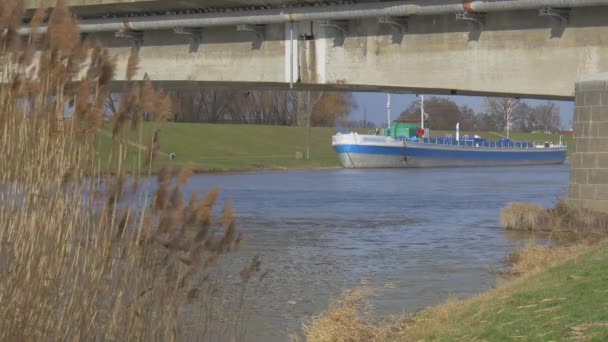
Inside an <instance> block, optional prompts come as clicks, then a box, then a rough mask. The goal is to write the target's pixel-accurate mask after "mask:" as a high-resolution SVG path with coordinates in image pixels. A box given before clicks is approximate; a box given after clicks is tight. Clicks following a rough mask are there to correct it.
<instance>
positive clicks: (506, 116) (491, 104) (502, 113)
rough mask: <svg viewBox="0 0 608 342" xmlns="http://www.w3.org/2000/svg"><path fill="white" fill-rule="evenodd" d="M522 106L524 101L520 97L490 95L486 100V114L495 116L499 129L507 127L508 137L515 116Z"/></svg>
mask: <svg viewBox="0 0 608 342" xmlns="http://www.w3.org/2000/svg"><path fill="white" fill-rule="evenodd" d="M521 106H522V102H521V101H520V100H519V99H514V98H507V97H488V98H486V102H485V107H486V114H487V115H490V116H492V117H494V119H495V122H496V123H497V124H498V127H496V129H497V130H502V129H503V128H506V131H507V138H508V137H509V131H510V130H511V125H512V124H513V118H514V117H515V116H516V115H517V111H519V110H520V109H521Z"/></svg>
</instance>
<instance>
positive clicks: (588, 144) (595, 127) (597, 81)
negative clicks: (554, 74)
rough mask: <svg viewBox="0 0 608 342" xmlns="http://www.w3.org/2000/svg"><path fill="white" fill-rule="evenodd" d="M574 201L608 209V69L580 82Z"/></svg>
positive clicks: (571, 195) (571, 197) (570, 194)
mask: <svg viewBox="0 0 608 342" xmlns="http://www.w3.org/2000/svg"><path fill="white" fill-rule="evenodd" d="M575 96H576V104H575V109H574V120H573V124H574V127H573V128H574V137H573V142H574V153H573V154H572V158H571V174H570V189H569V192H568V199H569V201H570V203H572V204H575V205H578V206H580V207H583V208H587V209H591V210H595V211H602V212H608V73H603V74H600V75H596V76H594V77H591V78H588V79H585V80H582V81H580V82H578V83H577V84H576V90H575Z"/></svg>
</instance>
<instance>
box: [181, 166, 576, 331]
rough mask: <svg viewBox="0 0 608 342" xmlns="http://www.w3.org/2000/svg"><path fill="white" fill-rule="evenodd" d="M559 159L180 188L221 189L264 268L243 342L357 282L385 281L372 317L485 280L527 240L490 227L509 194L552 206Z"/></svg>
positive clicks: (226, 180) (243, 255) (210, 181)
mask: <svg viewBox="0 0 608 342" xmlns="http://www.w3.org/2000/svg"><path fill="white" fill-rule="evenodd" d="M568 176H569V166H568V165H560V166H535V167H511V168H457V169H421V170H415V169H411V170H331V171H291V172H268V173H251V174H234V175H200V176H196V177H193V178H192V179H191V181H190V183H189V186H188V191H193V190H207V189H210V188H212V187H213V186H215V185H220V186H221V187H222V189H223V192H222V196H223V198H224V199H226V198H229V199H231V200H232V201H233V203H234V207H235V208H236V212H237V216H238V219H239V223H240V227H241V229H243V230H244V231H245V234H246V239H245V242H244V245H243V248H242V249H241V251H240V252H238V253H237V255H235V256H233V257H231V258H230V259H229V260H228V267H229V268H233V271H235V272H238V270H239V267H241V265H242V264H243V263H244V262H245V261H246V260H249V259H250V258H251V257H252V256H253V255H260V256H261V259H262V265H263V268H264V270H266V271H269V274H268V276H267V278H266V280H265V282H264V286H263V287H262V288H261V289H260V291H259V292H258V294H257V295H256V296H255V298H251V299H250V300H251V302H250V303H249V304H250V307H251V317H250V319H249V323H248V340H249V341H275V340H276V341H284V340H286V339H287V338H288V336H289V334H291V333H294V332H296V331H297V330H298V329H299V328H300V326H301V322H302V320H303V319H304V318H305V317H307V316H309V315H311V314H314V313H318V312H320V311H322V310H324V309H325V308H326V307H327V304H328V302H329V300H330V299H331V298H335V296H337V295H338V294H339V293H340V292H341V291H342V290H344V289H347V288H352V287H356V286H357V285H359V284H361V283H365V284H367V285H371V286H376V287H378V288H383V295H382V296H379V297H378V298H375V299H374V300H373V304H374V307H375V310H376V312H377V313H378V314H398V313H402V312H413V311H416V310H418V309H420V308H423V307H426V306H430V305H434V304H437V303H439V302H441V301H443V300H445V299H446V298H447V297H448V296H450V295H454V296H459V297H461V296H468V295H471V294H474V293H477V292H479V291H481V290H484V289H487V288H488V287H490V286H492V285H493V283H494V277H493V276H492V275H491V274H489V272H488V270H489V269H490V268H493V267H500V266H501V265H502V264H501V263H502V260H503V258H504V256H505V255H506V254H507V253H508V251H509V250H511V249H512V248H514V247H515V246H517V245H519V244H522V243H525V242H526V240H527V239H530V238H531V236H530V235H522V234H514V233H507V232H505V231H503V229H502V228H501V227H500V224H499V213H500V209H501V208H502V207H504V205H505V204H506V203H507V202H509V201H530V202H536V203H539V204H542V205H544V206H551V205H553V203H554V202H555V201H556V199H558V198H559V197H561V196H564V195H565V192H566V190H567V184H568Z"/></svg>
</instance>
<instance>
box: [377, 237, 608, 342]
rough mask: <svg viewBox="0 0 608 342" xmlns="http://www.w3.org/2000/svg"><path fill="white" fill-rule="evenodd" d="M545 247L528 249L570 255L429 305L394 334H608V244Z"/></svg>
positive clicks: (537, 337) (493, 337)
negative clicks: (543, 267)
mask: <svg viewBox="0 0 608 342" xmlns="http://www.w3.org/2000/svg"><path fill="white" fill-rule="evenodd" d="M539 251H540V249H538V248H537V249H534V250H530V251H528V253H530V254H531V256H530V257H531V258H536V257H538V256H539V255H541V258H546V259H547V261H548V262H551V261H552V260H551V259H552V258H557V260H560V259H562V258H563V260H565V261H562V262H560V263H558V265H556V266H554V267H550V268H548V269H546V270H543V271H540V272H539V273H537V274H533V275H530V276H524V277H522V278H521V279H517V280H514V281H512V282H510V283H507V284H505V285H502V286H499V287H498V288H497V289H494V290H491V291H489V292H486V293H483V294H480V295H478V296H476V297H474V298H472V299H469V300H465V301H460V300H452V301H448V302H447V303H446V304H444V305H441V306H438V307H435V308H431V309H428V310H427V311H424V312H422V313H421V314H419V315H418V317H417V318H416V320H417V323H415V324H414V326H413V327H412V328H410V329H405V332H404V333H402V334H397V335H396V336H394V337H393V338H390V339H393V340H404V341H411V340H418V339H431V340H463V341H464V340H473V339H480V340H488V341H507V340H534V341H563V340H566V339H570V338H573V339H576V338H581V339H583V340H587V339H593V340H597V341H605V340H607V339H608V300H607V299H606V298H607V295H608V245H607V244H605V243H604V244H602V245H599V246H596V247H581V246H577V247H571V248H569V249H565V250H563V251H562V255H560V252H555V253H547V252H546V251H545V252H539ZM563 254H565V255H563ZM390 339H389V340H390Z"/></svg>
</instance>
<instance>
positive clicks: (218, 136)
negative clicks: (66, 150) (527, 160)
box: [98, 122, 570, 173]
mask: <svg viewBox="0 0 608 342" xmlns="http://www.w3.org/2000/svg"><path fill="white" fill-rule="evenodd" d="M107 125H109V124H107ZM153 130H154V125H153V124H152V123H150V122H146V123H144V124H143V125H142V128H141V139H140V137H139V135H140V132H139V131H138V132H135V131H130V132H128V133H127V134H126V136H125V138H126V141H125V142H126V143H125V146H126V150H127V154H128V156H129V157H128V160H127V167H128V168H129V169H137V168H138V166H139V165H140V164H141V163H143V160H144V159H145V158H144V155H145V151H146V149H147V145H148V143H149V142H150V141H151V140H152V138H151V137H152V132H153ZM335 132H336V130H335V129H334V128H328V127H313V128H311V129H310V159H308V160H307V159H306V150H307V148H306V147H307V144H306V136H307V129H306V128H305V127H289V126H262V125H230V124H197V123H174V122H170V123H166V124H164V125H163V126H162V129H161V130H160V133H159V138H160V151H158V155H157V159H156V161H155V162H154V164H153V167H152V170H153V171H154V172H156V171H158V170H160V168H162V166H163V165H164V164H166V163H167V162H168V161H169V156H170V155H171V154H172V153H174V154H175V156H176V159H175V163H176V164H178V165H180V164H181V165H183V164H187V163H192V164H193V168H194V170H195V171H196V172H197V173H227V172H233V173H234V172H249V171H278V170H312V169H332V168H340V167H341V165H340V161H339V160H338V157H337V156H336V153H335V151H334V150H333V148H332V146H331V136H332V135H334V134H335ZM448 133H450V132H443V131H436V132H433V134H434V135H437V134H441V135H445V134H448ZM467 133H468V134H471V135H473V134H478V135H480V136H482V137H484V138H487V139H491V140H495V139H498V138H500V133H493V132H467ZM463 134H464V133H463ZM512 138H513V139H517V140H522V141H531V142H532V141H537V142H540V141H546V140H551V141H555V142H557V141H559V136H557V135H545V134H534V133H513V134H512ZM98 139H99V140H98V141H99V144H98V152H99V156H100V160H101V163H102V169H103V170H111V169H115V166H116V165H109V164H108V162H107V161H108V160H110V158H108V156H109V154H110V153H111V152H112V139H111V133H110V129H109V128H108V127H105V128H103V129H102V130H101V134H99V138H98ZM564 139H565V141H566V142H569V139H570V137H566V138H564Z"/></svg>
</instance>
